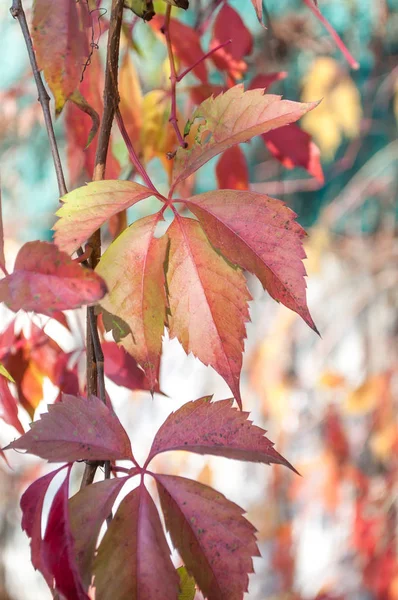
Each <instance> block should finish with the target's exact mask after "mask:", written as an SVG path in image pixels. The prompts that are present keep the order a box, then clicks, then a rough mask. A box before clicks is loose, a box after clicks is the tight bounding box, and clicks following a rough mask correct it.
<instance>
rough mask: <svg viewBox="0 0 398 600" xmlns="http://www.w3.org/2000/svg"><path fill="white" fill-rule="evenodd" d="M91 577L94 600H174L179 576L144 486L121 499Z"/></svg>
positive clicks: (99, 549) (154, 508) (155, 510)
mask: <svg viewBox="0 0 398 600" xmlns="http://www.w3.org/2000/svg"><path fill="white" fill-rule="evenodd" d="M126 532H128V534H126ZM94 574H95V579H94V585H95V598H96V600H115V598H123V599H124V598H126V599H127V598H128V599H129V600H155V598H159V599H161V598H162V599H165V600H177V598H178V590H179V577H178V575H177V573H176V571H175V569H174V566H173V563H172V562H171V559H170V549H169V547H168V544H167V541H166V538H165V535H164V532H163V528H162V525H161V522H160V519H159V515H158V512H157V509H156V506H155V504H154V502H153V500H152V498H151V496H150V495H149V493H148V492H147V490H146V488H145V486H144V485H143V484H141V485H140V486H139V487H138V488H136V489H135V490H133V491H132V492H130V493H129V494H128V495H127V496H126V497H125V498H124V499H123V500H122V502H121V504H120V506H119V508H118V510H117V512H116V514H115V516H114V518H113V519H112V522H111V524H110V526H109V527H108V530H107V532H106V533H105V536H104V538H103V540H102V542H101V544H100V546H99V548H98V553H97V556H96V558H95V562H94Z"/></svg>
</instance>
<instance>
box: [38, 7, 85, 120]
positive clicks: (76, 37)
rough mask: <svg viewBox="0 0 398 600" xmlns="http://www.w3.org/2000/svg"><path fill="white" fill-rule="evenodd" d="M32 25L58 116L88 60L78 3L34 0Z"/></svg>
mask: <svg viewBox="0 0 398 600" xmlns="http://www.w3.org/2000/svg"><path fill="white" fill-rule="evenodd" d="M32 25H33V27H32V38H33V43H34V46H35V50H36V55H37V62H38V64H39V68H40V69H43V71H44V76H45V78H46V81H47V83H48V85H49V87H50V89H51V91H52V93H53V96H54V99H55V110H56V113H57V114H59V113H60V112H61V110H62V108H63V106H64V104H65V102H66V100H67V99H68V98H69V96H70V95H71V94H72V92H73V91H74V90H75V89H76V87H77V85H78V83H79V80H80V77H81V74H82V70H83V65H84V64H85V62H86V59H87V57H88V44H87V37H86V32H85V31H84V28H83V24H82V23H81V22H80V19H79V13H78V10H77V4H76V2H71V1H70V0H57V2H54V1H53V0H35V2H34V4H33V22H32Z"/></svg>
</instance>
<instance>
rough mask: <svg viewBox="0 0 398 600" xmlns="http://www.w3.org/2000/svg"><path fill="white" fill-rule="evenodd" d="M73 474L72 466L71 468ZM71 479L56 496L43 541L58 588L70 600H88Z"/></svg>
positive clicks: (43, 551) (46, 565) (49, 566)
mask: <svg viewBox="0 0 398 600" xmlns="http://www.w3.org/2000/svg"><path fill="white" fill-rule="evenodd" d="M68 471H69V473H70V467H69V469H68ZM69 473H68V477H67V478H66V479H65V481H64V482H63V483H62V485H61V487H60V488H59V490H58V492H57V493H56V494H55V497H54V500H53V503H52V505H51V509H50V514H49V516H48V521H47V526H46V531H45V534H44V539H43V542H42V557H43V562H44V564H45V567H46V569H48V571H49V573H51V576H52V577H53V578H54V583H55V589H56V590H57V591H58V592H59V593H60V594H63V596H65V598H67V600H89V597H88V596H87V594H86V592H85V590H84V587H83V583H82V581H81V578H80V575H79V571H78V569H77V566H76V560H75V549H74V543H73V537H72V534H71V530H70V523H69V507H68V489H69Z"/></svg>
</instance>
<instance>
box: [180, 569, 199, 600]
mask: <svg viewBox="0 0 398 600" xmlns="http://www.w3.org/2000/svg"><path fill="white" fill-rule="evenodd" d="M177 573H178V576H179V578H180V592H179V594H178V600H194V598H195V594H196V586H195V580H194V578H193V577H191V576H190V574H189V573H188V571H187V570H186V568H185V567H179V568H178V569H177Z"/></svg>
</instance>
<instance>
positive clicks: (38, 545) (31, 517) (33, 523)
mask: <svg viewBox="0 0 398 600" xmlns="http://www.w3.org/2000/svg"><path fill="white" fill-rule="evenodd" d="M63 468H64V467H60V468H59V469H57V470H56V471H52V472H51V473H48V474H47V475H44V477H40V479H36V481H34V482H33V483H32V484H31V485H30V486H29V487H28V489H27V490H26V492H24V494H23V495H22V498H21V503H20V505H21V510H22V523H21V526H22V529H23V530H24V531H25V532H26V535H27V536H28V537H30V538H31V542H30V551H31V560H32V565H33V566H34V568H35V569H37V570H38V571H40V573H41V574H42V575H43V577H44V579H45V580H46V582H47V584H48V585H49V586H50V587H52V574H51V573H50V571H49V569H48V567H47V565H46V562H45V560H43V555H42V544H43V539H42V535H41V517H42V511H43V504H44V497H45V495H46V493H47V490H48V487H49V485H50V483H51V482H52V480H53V479H54V477H55V475H56V474H57V473H59V471H60V470H61V469H63Z"/></svg>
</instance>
